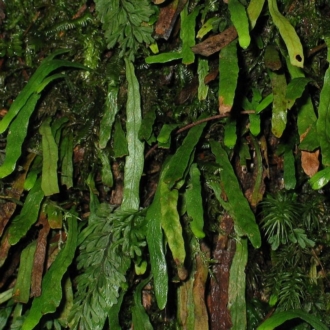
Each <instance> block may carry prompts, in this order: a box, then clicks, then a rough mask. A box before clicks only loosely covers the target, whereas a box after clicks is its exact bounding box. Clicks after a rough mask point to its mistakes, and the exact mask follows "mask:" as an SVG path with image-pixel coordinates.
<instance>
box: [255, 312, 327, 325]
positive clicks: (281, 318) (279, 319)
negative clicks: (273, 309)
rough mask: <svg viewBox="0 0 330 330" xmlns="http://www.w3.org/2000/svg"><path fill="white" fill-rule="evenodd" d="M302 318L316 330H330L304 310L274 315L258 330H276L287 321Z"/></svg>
mask: <svg viewBox="0 0 330 330" xmlns="http://www.w3.org/2000/svg"><path fill="white" fill-rule="evenodd" d="M295 318H300V319H302V320H304V321H305V322H307V323H309V324H310V325H311V326H312V327H314V328H315V330H329V328H328V327H327V326H326V325H325V324H324V323H322V322H321V321H320V320H319V319H318V318H317V317H316V316H314V315H310V314H308V313H306V312H305V311H302V310H292V311H285V312H279V313H276V314H274V315H272V316H271V317H270V318H268V319H267V320H266V321H265V322H264V323H262V324H261V325H260V326H259V327H258V328H257V330H270V329H275V328H276V327H278V326H279V325H281V324H283V323H285V322H286V321H289V320H292V319H295Z"/></svg>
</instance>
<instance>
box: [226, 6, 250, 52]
mask: <svg viewBox="0 0 330 330" xmlns="http://www.w3.org/2000/svg"><path fill="white" fill-rule="evenodd" d="M228 8H229V12H230V18H231V20H232V22H233V24H234V26H235V28H236V30H237V34H238V42H239V45H240V46H241V47H242V48H244V49H245V48H247V47H249V45H250V42H251V37H250V31H249V20H248V16H247V14H246V10H245V7H244V6H243V5H242V3H241V2H240V1H239V0H228Z"/></svg>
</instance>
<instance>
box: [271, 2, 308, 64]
mask: <svg viewBox="0 0 330 330" xmlns="http://www.w3.org/2000/svg"><path fill="white" fill-rule="evenodd" d="M268 8H269V13H270V15H271V16H272V19H273V21H274V24H275V25H276V27H277V28H278V30H279V32H280V34H281V37H282V38H283V40H284V42H285V44H286V47H287V49H288V52H289V56H290V61H291V64H292V65H295V66H298V67H300V68H302V67H303V66H304V52H303V48H302V45H301V42H300V39H299V37H298V35H297V33H296V31H295V29H294V28H293V26H292V25H291V24H290V22H289V21H288V20H287V18H285V17H284V16H283V15H282V14H281V13H280V12H279V10H278V7H277V2H276V0H268Z"/></svg>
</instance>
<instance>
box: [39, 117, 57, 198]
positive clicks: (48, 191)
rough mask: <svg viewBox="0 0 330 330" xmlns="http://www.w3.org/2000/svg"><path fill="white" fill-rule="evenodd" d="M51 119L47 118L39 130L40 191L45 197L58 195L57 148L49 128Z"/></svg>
mask: <svg viewBox="0 0 330 330" xmlns="http://www.w3.org/2000/svg"><path fill="white" fill-rule="evenodd" d="M51 120H52V119H51V118H50V117H49V118H47V119H46V120H45V121H44V122H43V123H42V125H41V126H40V128H39V132H40V134H41V136H42V179H41V189H42V190H43V192H44V194H45V196H50V195H53V194H57V193H59V191H60V189H59V187H58V178H57V161H58V147H57V144H56V142H55V139H54V136H53V134H52V129H51V127H50V122H51Z"/></svg>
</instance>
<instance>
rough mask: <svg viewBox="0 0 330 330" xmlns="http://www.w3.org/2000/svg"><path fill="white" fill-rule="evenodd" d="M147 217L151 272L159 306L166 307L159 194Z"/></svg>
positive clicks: (166, 280) (164, 263) (166, 292)
mask: <svg viewBox="0 0 330 330" xmlns="http://www.w3.org/2000/svg"><path fill="white" fill-rule="evenodd" d="M146 219H147V221H148V230H147V243H148V249H149V255H150V264H151V272H152V275H153V278H154V289H155V297H156V301H157V306H158V308H159V309H161V310H162V309H164V308H165V306H166V304H167V294H168V272H167V263H166V258H165V252H164V238H163V232H162V227H161V222H160V220H161V217H160V200H159V194H157V195H156V196H155V199H154V201H153V203H152V204H151V206H150V207H149V209H148V211H147V214H146Z"/></svg>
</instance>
